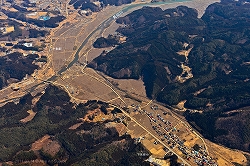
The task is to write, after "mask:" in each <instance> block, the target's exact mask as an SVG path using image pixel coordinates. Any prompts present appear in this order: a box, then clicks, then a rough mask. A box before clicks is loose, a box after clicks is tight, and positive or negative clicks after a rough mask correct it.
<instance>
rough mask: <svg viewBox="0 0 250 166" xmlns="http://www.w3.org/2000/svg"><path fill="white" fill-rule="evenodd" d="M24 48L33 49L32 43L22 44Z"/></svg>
mask: <svg viewBox="0 0 250 166" xmlns="http://www.w3.org/2000/svg"><path fill="white" fill-rule="evenodd" d="M23 45H24V46H25V47H33V43H23Z"/></svg>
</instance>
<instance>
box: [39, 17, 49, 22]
mask: <svg viewBox="0 0 250 166" xmlns="http://www.w3.org/2000/svg"><path fill="white" fill-rule="evenodd" d="M49 19H50V16H40V17H39V20H43V21H47V20H49Z"/></svg>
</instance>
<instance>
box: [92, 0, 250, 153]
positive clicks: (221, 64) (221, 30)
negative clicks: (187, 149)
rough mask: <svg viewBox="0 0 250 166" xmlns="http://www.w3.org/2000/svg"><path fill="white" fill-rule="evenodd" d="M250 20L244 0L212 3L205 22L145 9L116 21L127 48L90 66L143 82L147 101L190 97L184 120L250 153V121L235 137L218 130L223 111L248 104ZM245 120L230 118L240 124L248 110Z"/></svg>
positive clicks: (186, 11) (181, 12)
mask: <svg viewBox="0 0 250 166" xmlns="http://www.w3.org/2000/svg"><path fill="white" fill-rule="evenodd" d="M249 18H250V5H249V3H246V1H243V0H241V1H231V0H224V1H222V2H221V3H215V4H212V5H210V6H209V7H208V8H207V10H206V12H205V14H204V15H203V17H202V18H200V19H199V18H197V11H196V10H195V9H191V8H187V7H184V6H179V7H177V8H174V9H167V10H165V11H163V10H162V9H160V8H150V7H144V8H142V9H140V10H137V11H134V12H132V13H131V14H129V15H127V16H125V17H122V18H119V19H118V20H117V23H120V24H121V26H120V28H118V29H117V31H118V32H120V33H121V34H122V35H125V36H127V40H126V43H123V44H120V45H118V46H117V47H116V49H114V50H113V51H110V52H108V53H103V54H102V55H101V56H99V57H97V58H96V59H94V60H93V61H92V62H91V63H90V64H89V66H90V67H92V68H95V69H98V70H100V71H103V72H105V73H106V74H108V75H110V76H112V77H115V78H130V79H139V78H142V79H143V81H144V84H145V86H146V93H147V96H148V97H150V98H156V99H157V100H158V101H160V102H163V103H165V104H167V105H176V104H178V103H179V102H180V101H183V100H185V101H186V103H185V107H186V108H188V109H190V111H186V113H185V116H186V118H187V119H188V120H189V121H190V122H192V124H194V126H196V128H197V129H199V131H200V132H202V133H203V134H204V135H205V136H206V137H207V138H210V139H211V140H214V141H217V142H219V143H222V144H224V145H227V146H230V147H232V148H238V149H242V150H246V151H249V147H248V146H249V144H250V139H249V138H250V132H248V131H249V126H250V125H249V124H248V121H246V122H247V124H244V125H243V126H241V127H243V129H242V130H234V132H232V131H230V130H231V129H230V130H229V128H226V127H225V126H223V125H219V124H221V123H222V121H223V123H224V122H225V121H226V120H221V117H224V116H225V115H224V114H225V112H227V111H230V110H234V109H238V108H241V107H245V106H249V105H250V104H249V103H250V82H249V79H250V65H249V64H250V55H249V53H250V40H249V36H250V29H249V27H250V21H249ZM193 109H196V110H202V111H203V113H193V112H194V111H192V110H193ZM240 114H241V113H240ZM243 115H244V116H243ZM243 115H241V116H234V115H231V114H230V116H231V118H232V119H234V120H235V123H232V125H233V126H237V127H238V124H237V123H236V121H237V120H238V118H243V119H245V118H247V117H248V115H249V113H248V111H245V112H244V114H243ZM243 121H244V120H243ZM229 133H230V134H229ZM242 135H244V138H243V137H242ZM225 137H230V138H232V137H234V139H231V140H230V141H229V139H225ZM238 140H241V141H238ZM238 142H241V143H244V146H240V144H239V143H238Z"/></svg>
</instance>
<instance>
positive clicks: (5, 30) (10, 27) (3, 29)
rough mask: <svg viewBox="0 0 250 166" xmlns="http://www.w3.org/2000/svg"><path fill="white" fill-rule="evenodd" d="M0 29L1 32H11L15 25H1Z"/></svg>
mask: <svg viewBox="0 0 250 166" xmlns="http://www.w3.org/2000/svg"><path fill="white" fill-rule="evenodd" d="M0 31H1V32H2V33H3V34H7V33H11V32H13V31H15V27H14V26H7V27H1V28H0Z"/></svg>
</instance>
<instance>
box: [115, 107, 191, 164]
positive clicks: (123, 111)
mask: <svg viewBox="0 0 250 166" xmlns="http://www.w3.org/2000/svg"><path fill="white" fill-rule="evenodd" d="M111 106H113V107H115V108H118V109H119V110H121V111H122V113H123V114H124V115H126V116H127V117H129V118H130V119H131V120H132V121H133V122H135V123H136V124H137V125H138V126H140V127H141V128H142V129H143V130H145V131H146V132H147V133H148V134H150V135H151V136H152V137H153V138H154V139H156V140H157V141H158V142H159V143H161V144H162V145H163V146H164V147H166V148H168V150H169V151H170V152H172V153H173V154H175V155H176V156H177V157H178V158H179V159H180V160H181V161H182V162H183V163H184V164H185V165H189V166H191V165H190V164H189V163H188V162H187V161H186V160H184V159H183V158H182V157H181V156H179V155H178V154H177V153H175V152H174V151H172V150H171V149H170V148H169V147H168V146H167V145H166V144H165V143H164V142H162V141H161V139H159V138H158V137H157V136H155V134H153V133H152V132H151V131H149V130H148V129H146V128H145V127H144V126H143V125H141V124H140V123H139V122H138V121H137V120H136V119H135V118H133V117H132V116H130V115H129V114H128V113H127V112H126V111H125V110H123V109H122V108H120V107H118V106H116V105H111Z"/></svg>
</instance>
